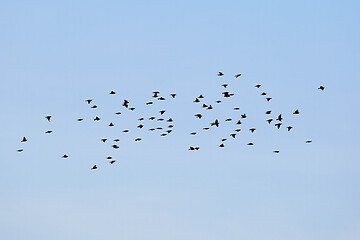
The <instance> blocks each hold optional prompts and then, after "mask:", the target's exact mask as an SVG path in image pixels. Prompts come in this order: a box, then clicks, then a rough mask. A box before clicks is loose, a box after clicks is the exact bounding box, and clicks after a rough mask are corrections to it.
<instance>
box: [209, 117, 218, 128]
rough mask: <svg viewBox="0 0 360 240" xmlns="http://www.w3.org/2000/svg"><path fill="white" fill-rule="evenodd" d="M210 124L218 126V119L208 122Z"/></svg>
mask: <svg viewBox="0 0 360 240" xmlns="http://www.w3.org/2000/svg"><path fill="white" fill-rule="evenodd" d="M210 124H211V126H216V127H219V121H218V120H217V119H216V120H215V121H214V122H212V123H210Z"/></svg>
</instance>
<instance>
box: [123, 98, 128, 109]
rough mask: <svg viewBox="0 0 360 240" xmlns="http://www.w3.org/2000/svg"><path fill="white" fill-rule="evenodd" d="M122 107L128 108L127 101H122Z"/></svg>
mask: <svg viewBox="0 0 360 240" xmlns="http://www.w3.org/2000/svg"><path fill="white" fill-rule="evenodd" d="M122 105H123V106H124V107H126V108H128V107H129V101H128V100H126V99H124V102H123V104H122Z"/></svg>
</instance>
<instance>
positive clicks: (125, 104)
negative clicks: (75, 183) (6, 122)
mask: <svg viewBox="0 0 360 240" xmlns="http://www.w3.org/2000/svg"><path fill="white" fill-rule="evenodd" d="M217 76H219V77H222V76H224V73H222V72H218V74H217ZM234 77H235V78H239V77H241V74H240V73H239V74H236V75H235V76H234ZM221 86H222V87H223V88H224V91H223V92H222V95H223V97H224V98H230V97H232V96H234V93H230V92H228V91H226V90H227V87H228V84H227V83H223V84H222V85H221ZM254 87H255V88H258V89H260V87H261V85H260V84H257V85H255V86H254ZM318 89H319V90H321V91H324V90H325V87H324V86H319V88H318ZM109 94H110V95H115V94H116V92H115V91H110V92H109ZM169 96H170V97H171V99H175V98H176V93H171V94H170V95H169ZM261 96H265V100H266V101H267V102H269V101H271V100H272V98H271V97H268V95H267V93H266V92H262V93H261ZM152 97H153V99H154V100H152V101H148V102H146V103H145V104H146V105H152V104H154V101H155V100H157V101H165V100H166V99H165V97H164V96H161V95H160V92H158V91H154V92H153V93H152ZM202 99H204V96H203V95H202V94H200V95H199V96H198V97H196V98H195V99H194V100H193V102H194V103H200V102H201V101H202ZM85 102H86V103H87V104H88V105H90V108H91V109H96V108H97V107H98V106H97V105H96V104H92V102H93V100H92V99H86V100H85ZM221 102H222V100H217V101H216V103H217V104H219V103H221ZM122 106H123V107H124V108H126V109H128V110H130V111H134V110H135V108H134V107H132V106H130V102H129V101H128V100H126V99H124V100H123V103H122ZM201 107H202V108H203V109H205V110H212V109H213V108H214V107H213V106H212V105H211V104H205V103H202V104H201ZM233 110H234V111H239V110H240V108H238V107H234V108H233ZM165 113H166V110H160V111H159V113H158V116H157V117H156V116H151V117H149V118H148V120H149V121H155V120H156V121H159V122H167V124H166V125H167V126H165V127H156V128H149V131H156V130H160V131H161V134H160V136H161V137H165V136H167V135H168V134H170V133H171V132H172V131H173V130H172V129H173V127H174V125H173V121H174V120H173V118H171V117H169V118H167V119H165V118H163V116H164V114H165ZM271 113H272V111H271V110H268V111H266V112H265V114H266V115H269V116H270V115H271ZM115 114H116V115H120V114H121V112H115ZM299 114H300V111H299V109H296V110H294V112H293V115H299ZM194 117H195V118H197V119H201V118H202V117H203V114H201V113H197V114H195V115H194ZM275 117H276V116H275ZM275 117H273V118H271V117H268V118H267V119H266V122H267V123H268V124H269V125H270V124H272V123H273V122H274V126H275V127H276V128H277V129H280V128H281V127H282V125H283V117H282V114H279V115H278V116H277V117H276V118H275ZM51 118H52V116H51V115H48V116H45V119H46V120H47V121H48V122H51ZM246 118H247V115H246V113H242V114H240V116H239V119H237V120H235V121H234V122H235V125H236V126H239V125H241V124H242V121H244V120H245V119H246ZM274 118H275V119H274ZM83 120H84V119H83V118H78V119H77V121H78V122H82V121H83ZM93 120H94V121H100V120H101V119H100V117H99V116H95V117H94V119H93ZM144 120H145V117H141V118H139V119H138V121H139V124H138V125H137V128H139V129H142V128H144V125H143V124H142V122H143V121H144ZM224 121H225V122H231V121H233V119H232V118H227V119H225V120H224ZM219 125H220V121H219V120H218V119H215V120H214V121H213V122H210V124H209V126H207V127H203V130H204V131H207V130H210V129H211V128H212V127H216V128H217V127H219ZM108 126H109V127H114V123H112V122H110V123H109V124H108ZM292 128H293V127H292V126H290V125H289V126H286V129H287V131H291V130H292ZM248 130H249V131H250V132H251V133H254V132H255V131H256V128H249V129H248ZM240 131H241V129H240V128H236V129H235V130H234V132H233V133H230V135H229V136H230V137H231V138H236V136H237V133H238V132H240ZM122 132H123V133H127V132H129V129H125V130H123V131H122ZM51 133H52V130H48V131H46V132H45V134H51ZM196 134H197V132H191V133H190V135H196ZM100 140H101V141H102V142H103V143H105V142H106V141H107V140H108V139H107V138H101V139H100ZM141 140H142V138H140V137H137V138H135V139H134V141H135V142H138V141H141ZM226 140H227V139H226V138H222V139H221V144H220V145H219V146H218V147H220V148H223V147H225V145H224V143H223V142H225V141H226ZM27 141H28V139H27V138H26V137H23V138H22V140H21V143H26V142H27ZM113 141H114V144H112V146H111V147H112V148H113V149H118V148H119V146H118V145H117V142H119V141H120V139H118V138H116V139H113ZM305 143H306V144H310V143H312V141H311V140H307V141H305ZM247 145H248V146H253V145H254V143H253V142H249V143H247ZM199 149H200V147H199V146H189V148H188V150H189V151H197V150H199ZM23 151H24V149H23V148H20V149H18V150H17V152H19V153H20V152H23ZM273 152H274V153H275V154H278V153H279V152H280V151H279V150H274V151H273ZM68 157H69V156H68V155H67V154H64V155H63V156H61V158H64V159H66V158H68ZM106 159H107V160H108V161H109V163H110V164H114V163H115V162H116V160H114V159H113V158H112V157H111V156H108V157H106ZM97 168H98V166H97V165H93V166H92V167H91V169H92V170H95V169H97Z"/></svg>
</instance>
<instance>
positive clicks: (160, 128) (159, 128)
mask: <svg viewBox="0 0 360 240" xmlns="http://www.w3.org/2000/svg"><path fill="white" fill-rule="evenodd" d="M169 126H172V125H169ZM156 129H158V130H162V129H163V128H162V127H157V128H156Z"/></svg>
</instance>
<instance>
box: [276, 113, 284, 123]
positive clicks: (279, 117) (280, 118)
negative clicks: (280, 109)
mask: <svg viewBox="0 0 360 240" xmlns="http://www.w3.org/2000/svg"><path fill="white" fill-rule="evenodd" d="M276 120H278V121H280V122H281V121H282V120H283V118H282V117H281V114H280V115H279V116H278V117H277V119H276Z"/></svg>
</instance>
